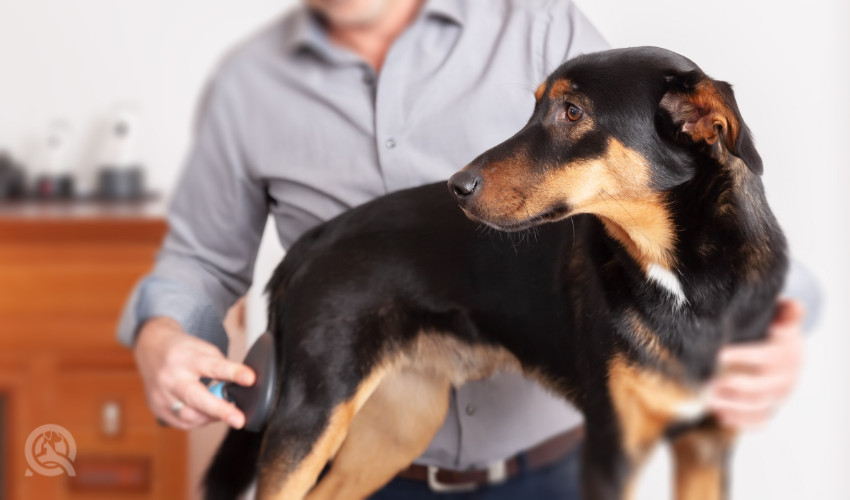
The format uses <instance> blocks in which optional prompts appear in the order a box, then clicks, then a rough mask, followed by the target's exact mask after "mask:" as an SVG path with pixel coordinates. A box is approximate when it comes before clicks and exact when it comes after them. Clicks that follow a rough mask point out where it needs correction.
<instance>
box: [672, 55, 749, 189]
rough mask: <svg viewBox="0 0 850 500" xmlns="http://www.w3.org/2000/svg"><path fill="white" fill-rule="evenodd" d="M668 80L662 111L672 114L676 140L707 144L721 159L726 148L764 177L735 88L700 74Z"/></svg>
mask: <svg viewBox="0 0 850 500" xmlns="http://www.w3.org/2000/svg"><path fill="white" fill-rule="evenodd" d="M666 80H667V83H668V89H667V93H665V94H664V97H662V99H661V103H660V107H661V109H663V110H665V111H666V112H667V113H669V115H670V120H671V121H672V125H673V127H674V129H675V135H676V138H677V139H679V140H684V141H689V142H690V143H705V144H706V145H708V146H709V147H710V148H711V150H712V151H713V152H714V153H715V154H717V157H718V158H722V157H724V156H725V155H724V154H722V152H721V151H717V150H716V148H718V147H721V148H724V149H725V150H726V151H727V152H728V153H731V154H732V155H734V156H737V157H738V158H740V159H741V160H743V162H744V163H745V164H746V165H747V167H749V169H750V170H752V171H753V172H755V173H756V174H759V175H761V173H762V171H763V165H762V161H761V156H759V154H758V151H756V146H755V142H754V141H753V136H752V133H750V129H749V128H748V127H747V125H746V124H745V123H744V119H743V118H741V112H740V111H739V110H738V103H737V102H735V94H734V93H733V92H732V86H731V85H729V84H728V83H726V82H721V81H717V80H712V79H711V78H709V77H708V76H706V75H705V74H704V73H703V72H702V71H699V70H692V71H687V72H684V73H678V74H674V75H669V76H667V77H666Z"/></svg>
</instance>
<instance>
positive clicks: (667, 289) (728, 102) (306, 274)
mask: <svg viewBox="0 0 850 500" xmlns="http://www.w3.org/2000/svg"><path fill="white" fill-rule="evenodd" d="M535 96H536V99H537V100H536V105H535V108H534V112H533V114H532V116H531V118H530V119H529V122H528V124H527V125H526V126H525V127H524V128H523V129H522V130H520V131H519V132H518V133H517V134H516V135H515V136H514V137H512V138H510V139H509V140H507V141H505V142H504V143H502V144H500V145H498V146H496V147H495V148H493V149H491V150H490V151H487V152H485V153H484V154H482V155H481V156H479V157H478V158H476V159H475V160H474V161H473V162H472V163H470V164H469V165H468V166H467V167H466V168H464V170H463V171H462V172H459V173H458V174H456V175H455V176H453V177H452V179H451V180H450V183H449V184H450V186H449V187H450V190H447V189H446V185H445V183H437V184H431V185H427V186H423V187H419V188H414V189H409V190H405V191H400V192H396V193H392V194H390V195H387V196H384V197H382V198H379V199H376V200H374V201H372V202H370V203H366V204H364V205H362V206H360V207H357V208H355V209H353V210H351V211H348V212H346V213H344V214H342V215H340V216H339V217H337V218H335V219H333V220H331V221H329V222H327V223H325V224H322V225H320V226H318V227H315V228H313V229H312V230H310V231H308V232H307V233H305V234H304V235H303V236H302V237H301V239H299V241H298V242H297V243H296V244H295V245H293V247H292V248H290V249H289V252H288V253H287V255H286V258H285V259H284V261H283V262H282V264H281V265H280V266H279V267H278V269H277V270H276V271H275V273H274V276H273V278H272V280H271V281H270V283H269V285H268V291H269V294H270V302H269V308H270V311H269V329H270V331H272V332H273V333H274V334H275V336H276V338H277V340H278V344H277V345H278V346H279V352H278V353H277V356H278V359H279V361H280V366H281V376H280V380H281V381H282V382H281V385H280V387H279V388H278V391H277V406H276V410H275V411H274V414H273V415H272V417H271V419H270V421H269V423H268V425H267V428H266V429H265V432H264V434H262V435H251V434H248V433H244V432H239V431H231V433H230V435H229V436H228V437H227V439H226V441H225V443H224V445H223V446H222V448H221V450H220V451H219V453H218V455H217V457H216V459H215V461H214V463H213V465H212V466H211V468H210V470H209V472H208V475H207V480H206V488H207V497H208V498H233V497H234V496H235V495H236V493H237V492H238V491H240V490H242V489H243V488H244V487H245V486H246V485H247V483H248V482H249V481H250V479H251V477H252V476H253V474H254V472H255V464H256V463H257V461H259V472H260V484H259V490H258V491H259V493H260V496H261V497H262V498H302V497H303V496H304V495H307V494H308V492H310V491H311V490H312V492H311V493H309V495H308V497H309V498H311V499H314V498H315V499H318V498H363V497H365V496H367V495H368V494H369V493H371V492H372V491H374V490H375V489H377V488H379V487H380V486H381V485H382V484H383V483H384V482H386V481H387V480H389V479H390V478H391V477H392V476H393V474H394V473H395V472H396V471H398V470H399V469H401V468H403V467H404V466H406V465H407V464H408V463H409V462H410V461H411V460H413V459H414V458H415V457H416V456H417V454H418V453H421V451H422V448H423V447H424V445H426V444H427V442H428V440H430V438H431V436H433V433H434V432H435V431H436V429H437V427H438V426H439V424H440V422H441V418H442V417H441V416H442V415H443V414H444V408H443V407H442V406H441V405H442V404H443V403H442V402H441V399H440V396H439V395H440V394H441V391H447V390H448V387H449V384H451V383H461V382H462V381H463V380H467V379H470V378H476V377H481V376H486V375H487V374H488V373H490V372H491V371H492V370H494V369H499V368H502V367H511V366H514V367H518V368H519V369H521V370H523V371H524V372H525V373H526V374H528V375H529V376H532V377H535V378H536V379H538V380H540V381H541V382H542V383H543V384H544V385H546V386H548V387H549V388H551V389H552V390H553V391H555V392H556V393H558V394H561V395H562V396H564V397H565V398H568V399H569V400H570V401H572V402H573V403H574V404H576V406H578V407H579V408H580V409H581V410H582V411H583V412H584V413H585V415H586V421H587V423H586V434H587V443H586V446H584V450H585V455H584V461H583V475H584V484H583V489H584V494H585V496H586V497H587V498H621V497H623V496H624V495H626V494H627V493H628V491H629V490H630V489H631V482H632V479H633V476H634V473H635V471H636V470H637V468H638V466H639V465H640V463H641V461H642V459H643V458H644V457H645V455H646V453H647V451H648V450H649V449H650V448H651V447H652V445H653V444H655V443H656V442H657V441H658V440H660V439H663V438H665V437H666V438H668V439H669V440H670V441H671V442H672V444H673V449H674V457H675V459H676V461H677V486H676V491H677V494H678V495H679V496H680V497H682V498H719V497H722V496H723V494H724V493H723V491H724V487H723V483H724V478H725V474H724V472H725V471H724V469H725V457H726V456H727V454H728V450H729V448H730V446H731V436H730V433H729V432H727V431H725V430H723V429H721V428H720V427H719V426H718V425H717V424H716V422H714V420H713V419H712V418H710V417H707V416H705V414H703V413H701V412H700V411H699V408H697V410H696V411H688V410H687V408H689V405H690V407H693V405H694V404H695V401H696V402H698V401H699V394H700V389H701V386H702V385H703V384H704V382H705V381H706V380H707V379H708V378H709V377H710V376H711V375H712V374H713V372H714V369H715V357H716V353H717V351H718V350H719V348H720V347H721V346H722V345H723V344H725V343H728V342H736V341H747V340H753V339H758V338H760V337H762V336H763V335H764V332H765V331H766V328H767V326H768V324H769V322H770V320H771V317H772V315H773V311H774V306H773V304H774V302H775V299H776V295H777V293H778V291H779V289H780V287H781V284H782V279H783V276H784V273H785V268H786V257H785V242H784V238H783V236H782V233H781V231H780V230H779V227H778V225H777V223H776V221H775V219H774V217H773V215H772V214H771V212H770V209H769V208H768V206H767V203H766V200H765V197H764V193H763V188H762V184H761V180H760V178H759V174H761V171H762V162H761V159H760V157H759V156H758V153H757V152H756V150H755V146H754V143H753V139H752V136H751V134H750V132H749V130H748V129H747V127H746V125H745V124H744V122H743V119H742V117H741V114H740V112H739V110H738V107H737V104H736V103H735V100H734V96H733V94H732V90H731V87H730V86H729V85H728V84H726V83H724V82H719V81H715V80H712V79H710V78H709V77H707V76H706V75H705V74H704V73H703V72H702V71H701V70H700V69H699V68H698V67H697V66H696V65H695V64H693V63H692V62H691V61H690V60H688V59H686V58H684V57H682V56H679V55H677V54H674V53H672V52H669V51H666V50H663V49H657V48H646V47H645V48H634V49H622V50H613V51H607V52H601V53H596V54H590V55H585V56H580V57H578V58H576V59H573V60H571V61H569V62H567V63H565V64H564V65H563V66H562V67H561V68H559V69H558V70H557V71H555V73H553V74H552V75H551V76H550V77H549V78H548V79H547V80H546V82H544V83H543V84H542V85H541V86H540V88H539V89H538V90H537V92H536V94H535ZM458 205H460V206H461V208H462V209H463V211H461V210H460V209H459V208H458ZM464 212H465V214H464ZM487 226H490V227H487ZM492 228H496V229H492ZM498 229H500V230H508V231H513V232H510V233H508V232H502V231H500V230H498ZM445 396H446V397H447V394H446V395H445ZM428 398H433V401H434V402H435V403H433V404H431V403H428V404H425V403H422V404H420V403H419V402H418V401H419V400H428V401H430V400H429V399H428ZM426 407H427V408H426ZM431 407H436V408H437V409H438V411H435V412H434V413H435V414H434V415H430V414H429V411H431V410H430V409H429V408H431ZM402 420H404V422H402ZM410 422H412V424H411V423H410ZM411 429H413V430H412V431H411ZM405 432H406V433H408V434H411V435H407V434H404V433H405ZM418 434H421V436H413V435H418ZM361 436H368V439H367V438H363V437H361ZM375 448H377V450H378V451H377V452H376V450H375ZM333 457H336V458H334V461H333V466H332V467H331V468H330V471H329V472H328V474H327V476H326V477H325V478H324V479H323V480H322V481H321V482H320V483H319V485H318V486H316V487H315V488H314V487H313V483H314V482H315V480H316V477H317V475H318V474H319V471H320V470H321V469H322V468H323V467H325V465H326V462H327V461H328V460H329V459H331V458H333Z"/></svg>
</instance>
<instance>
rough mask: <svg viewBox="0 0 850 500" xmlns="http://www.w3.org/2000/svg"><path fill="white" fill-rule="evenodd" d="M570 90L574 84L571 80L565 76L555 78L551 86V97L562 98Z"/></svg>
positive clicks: (553, 98) (554, 98)
mask: <svg viewBox="0 0 850 500" xmlns="http://www.w3.org/2000/svg"><path fill="white" fill-rule="evenodd" d="M570 90H572V84H571V83H570V81H569V80H566V79H563V78H561V79H558V80H555V81H554V82H552V86H551V87H549V99H552V100H557V99H560V98H561V97H563V96H564V94H566V93H567V92H569V91H570Z"/></svg>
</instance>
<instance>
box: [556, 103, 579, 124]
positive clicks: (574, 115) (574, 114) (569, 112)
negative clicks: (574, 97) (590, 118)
mask: <svg viewBox="0 0 850 500" xmlns="http://www.w3.org/2000/svg"><path fill="white" fill-rule="evenodd" d="M582 116H584V112H583V111H582V110H581V109H579V108H578V107H577V106H574V105H572V104H567V105H566V106H565V107H564V109H562V110H561V112H560V113H558V119H559V120H562V121H571V122H575V121H578V120H579V119H580V118H581V117H582Z"/></svg>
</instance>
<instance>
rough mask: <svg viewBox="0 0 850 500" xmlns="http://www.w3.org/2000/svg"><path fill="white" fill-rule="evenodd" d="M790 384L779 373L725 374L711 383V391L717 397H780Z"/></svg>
mask: <svg viewBox="0 0 850 500" xmlns="http://www.w3.org/2000/svg"><path fill="white" fill-rule="evenodd" d="M790 386H791V381H790V380H789V379H788V378H787V377H783V376H781V375H765V376H761V377H753V376H748V375H725V376H722V377H720V378H719V379H718V380H717V381H715V382H714V383H713V384H712V385H711V393H712V397H714V398H717V399H746V398H763V397H775V398H780V397H782V396H783V395H784V394H785V393H786V392H787V390H788V389H789V388H790Z"/></svg>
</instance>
